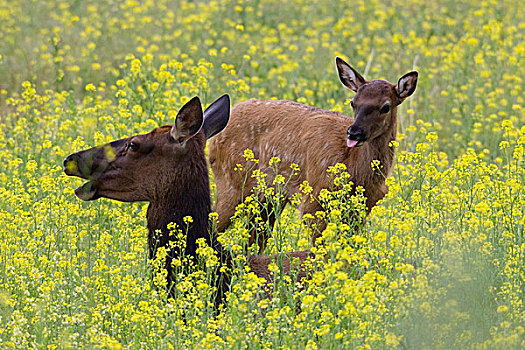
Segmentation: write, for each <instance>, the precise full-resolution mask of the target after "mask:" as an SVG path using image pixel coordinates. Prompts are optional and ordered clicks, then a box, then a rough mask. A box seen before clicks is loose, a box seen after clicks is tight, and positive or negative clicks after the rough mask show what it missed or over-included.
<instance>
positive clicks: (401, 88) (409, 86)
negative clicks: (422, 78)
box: [395, 71, 417, 103]
mask: <svg viewBox="0 0 525 350" xmlns="http://www.w3.org/2000/svg"><path fill="white" fill-rule="evenodd" d="M416 85H417V72H416V71H412V72H409V73H407V74H405V75H403V76H402V77H401V78H399V81H398V82H397V86H396V87H395V89H396V93H397V95H398V96H399V98H400V99H401V101H400V102H399V103H401V102H402V101H403V100H404V99H405V98H407V97H408V96H410V95H412V94H413V93H414V91H416Z"/></svg>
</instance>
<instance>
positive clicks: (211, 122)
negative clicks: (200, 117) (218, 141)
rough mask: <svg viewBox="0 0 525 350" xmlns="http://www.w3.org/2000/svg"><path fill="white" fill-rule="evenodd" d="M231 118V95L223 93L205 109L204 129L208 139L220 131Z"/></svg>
mask: <svg viewBox="0 0 525 350" xmlns="http://www.w3.org/2000/svg"><path fill="white" fill-rule="evenodd" d="M229 119H230V96H228V95H223V96H221V97H219V98H218V99H217V100H216V101H215V102H213V103H212V104H211V105H210V106H209V107H208V108H206V110H205V111H204V122H203V123H202V130H204V134H205V135H206V139H209V138H210V137H212V136H214V135H216V134H218V133H220V132H221V131H222V130H223V129H224V128H225V127H226V124H228V120H229Z"/></svg>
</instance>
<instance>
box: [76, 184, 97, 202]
mask: <svg viewBox="0 0 525 350" xmlns="http://www.w3.org/2000/svg"><path fill="white" fill-rule="evenodd" d="M96 193H97V189H96V188H95V185H94V183H93V181H89V182H86V183H85V184H84V185H82V186H80V187H79V188H77V189H76V190H75V195H76V196H77V197H78V198H80V199H82V200H83V201H90V200H93V199H97V197H96V196H95V194H96Z"/></svg>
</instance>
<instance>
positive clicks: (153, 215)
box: [64, 95, 308, 307]
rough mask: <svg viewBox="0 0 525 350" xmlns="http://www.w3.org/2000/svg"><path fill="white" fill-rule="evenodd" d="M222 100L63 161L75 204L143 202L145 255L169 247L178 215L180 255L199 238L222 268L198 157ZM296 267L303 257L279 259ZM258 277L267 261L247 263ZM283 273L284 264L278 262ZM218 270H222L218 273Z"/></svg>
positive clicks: (196, 105)
mask: <svg viewBox="0 0 525 350" xmlns="http://www.w3.org/2000/svg"><path fill="white" fill-rule="evenodd" d="M229 114H230V99H229V96H228V95H224V96H222V97H221V98H219V99H218V100H217V101H215V102H214V103H213V104H212V105H210V107H208V108H207V109H206V111H204V113H203V112H202V107H201V103H200V101H199V99H198V98H197V97H194V98H193V99H191V100H190V101H189V102H188V103H186V104H185V105H184V106H183V107H182V108H181V109H180V111H179V112H178V115H177V118H176V120H175V124H173V125H165V126H161V127H158V128H156V129H154V130H153V131H151V132H150V133H148V134H144V135H135V136H131V137H128V138H124V139H120V140H117V141H113V142H110V143H108V144H106V145H102V146H97V147H93V148H90V149H87V150H85V151H81V152H78V153H74V154H72V155H70V156H68V157H67V158H66V159H65V160H64V171H65V173H66V174H67V175H70V176H78V177H80V178H83V179H86V180H88V182H87V183H85V184H84V185H83V186H81V187H79V188H77V189H76V190H75V194H76V196H77V197H78V198H80V199H82V200H85V201H89V200H94V199H98V198H101V197H105V198H110V199H114V200H118V201H123V202H137V201H148V202H149V206H148V211H147V226H148V231H149V234H148V248H149V257H150V258H154V257H155V254H156V249H157V247H169V246H170V245H169V242H170V241H171V240H172V239H174V236H173V235H170V232H169V231H170V230H169V229H168V225H169V224H170V223H175V224H177V226H178V227H179V228H183V227H186V223H185V222H184V217H186V216H191V217H192V219H193V222H192V223H191V224H190V226H189V228H188V230H187V233H186V245H185V251H184V254H185V256H189V257H196V250H197V239H199V238H204V239H205V240H206V242H207V244H208V245H209V246H211V247H213V248H214V249H215V250H216V251H217V252H218V254H219V256H220V257H221V260H222V261H223V262H225V263H226V264H230V263H231V262H230V261H231V259H229V258H228V256H227V255H228V254H227V253H226V254H225V252H224V251H223V248H222V246H221V244H220V243H219V242H218V241H217V239H216V237H215V236H212V235H211V234H210V232H209V214H210V211H211V199H210V187H209V178H208V167H207V164H206V158H205V153H204V147H205V144H206V140H207V139H209V138H210V137H212V136H214V135H215V134H217V133H219V132H221V131H222V129H223V128H224V127H225V126H226V124H227V123H228V118H229ZM177 249H178V248H173V249H171V250H170V248H168V254H167V257H166V269H167V271H168V275H167V280H168V281H167V282H168V286H172V282H174V278H175V277H174V276H173V274H172V264H171V262H172V260H173V259H174V258H176V257H178V256H180V254H182V252H181V251H180V250H177ZM287 256H288V257H294V258H297V259H299V260H301V261H303V260H304V259H305V258H306V257H307V256H308V253H307V252H294V253H290V254H288V255H287ZM248 261H249V263H250V266H251V269H252V271H253V272H254V273H256V274H257V275H258V276H259V277H264V278H265V279H266V280H267V281H270V280H271V273H270V272H269V270H268V264H269V263H270V262H271V261H272V259H271V258H268V257H263V256H256V257H250V258H249V259H248ZM282 264H283V265H282V266H283V270H285V272H287V271H289V270H290V266H289V265H290V259H285V261H283V263H282ZM221 271H222V269H221ZM219 274H220V275H219V276H218V278H217V279H216V281H217V282H216V283H217V284H216V287H217V291H218V293H217V297H216V300H215V305H216V307H218V306H219V304H220V303H221V302H222V299H223V296H224V292H225V291H226V290H228V284H229V276H228V275H227V274H226V273H224V272H219Z"/></svg>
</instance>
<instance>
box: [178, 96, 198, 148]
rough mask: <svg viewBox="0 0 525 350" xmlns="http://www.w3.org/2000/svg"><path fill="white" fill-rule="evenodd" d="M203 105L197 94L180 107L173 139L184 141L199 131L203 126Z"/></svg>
mask: <svg viewBox="0 0 525 350" xmlns="http://www.w3.org/2000/svg"><path fill="white" fill-rule="evenodd" d="M202 118H203V117H202V106H201V101H200V100H199V98H198V97H197V96H195V97H194V98H192V99H191V100H190V101H189V102H188V103H186V104H185V105H184V106H182V108H181V109H180V111H179V113H178V114H177V118H176V119H175V124H173V126H172V128H171V131H170V136H171V137H172V139H173V140H175V141H177V142H179V143H184V142H185V141H186V140H188V139H190V138H191V137H193V136H194V135H195V134H196V133H198V132H199V130H200V129H201V126H202Z"/></svg>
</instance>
